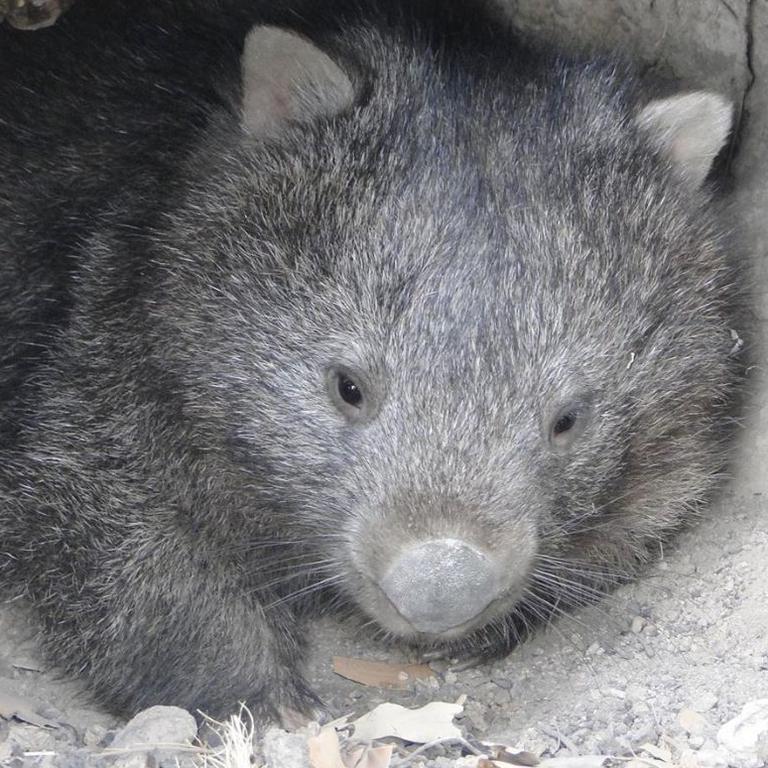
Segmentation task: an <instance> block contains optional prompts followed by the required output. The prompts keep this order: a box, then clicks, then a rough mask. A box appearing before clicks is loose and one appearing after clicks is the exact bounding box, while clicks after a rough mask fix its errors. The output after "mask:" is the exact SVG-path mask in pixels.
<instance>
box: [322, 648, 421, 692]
mask: <svg viewBox="0 0 768 768" xmlns="http://www.w3.org/2000/svg"><path fill="white" fill-rule="evenodd" d="M333 671H334V672H335V673H336V674H337V675H341V677H346V678H347V680H354V682H356V683H361V684H362V685H369V686H373V687H376V688H397V689H400V690H404V689H407V688H408V686H409V685H410V684H411V683H412V682H413V681H414V680H426V679H427V678H430V677H434V676H435V673H434V672H433V671H432V670H431V669H430V668H429V667H428V666H427V665H426V664H389V663H388V662H385V661H369V660H368V659H353V658H348V657H346V656H334V657H333Z"/></svg>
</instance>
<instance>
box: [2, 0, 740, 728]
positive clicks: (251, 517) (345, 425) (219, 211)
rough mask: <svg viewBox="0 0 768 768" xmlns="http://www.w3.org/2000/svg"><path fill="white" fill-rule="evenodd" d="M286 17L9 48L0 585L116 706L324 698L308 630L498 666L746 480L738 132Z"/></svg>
mask: <svg viewBox="0 0 768 768" xmlns="http://www.w3.org/2000/svg"><path fill="white" fill-rule="evenodd" d="M265 5H266V6H267V7H265V8H259V7H258V4H256V3H253V2H248V3H246V2H243V3H239V4H238V3H232V4H225V3H220V4H218V5H214V4H213V3H210V4H202V3H201V4H199V5H196V4H194V3H192V2H189V3H172V4H171V3H168V4H166V3H163V2H160V3H157V2H152V3H149V2H147V3H144V2H131V3H126V4H121V3H118V2H113V3H102V2H96V1H95V0H94V1H93V2H89V0H81V2H79V3H76V4H75V5H74V7H73V8H72V9H71V10H70V11H69V12H68V13H67V14H66V15H65V16H64V17H62V18H61V19H60V20H59V22H58V23H57V24H56V25H55V26H54V27H52V28H51V29H48V30H43V31H40V32H35V33H32V34H24V33H21V32H16V31H13V30H7V29H5V30H0V73H2V80H1V81H0V171H1V172H2V173H1V175H0V329H2V333H1V334H0V408H1V409H2V410H0V430H1V431H0V583H1V584H2V585H3V587H4V589H5V590H6V593H7V594H8V595H24V596H26V597H27V598H28V599H29V601H30V602H31V604H32V605H33V606H35V608H36V609H37V611H38V613H39V615H40V616H41V618H42V622H43V625H44V630H45V632H44V634H45V637H46V641H47V646H48V649H49V651H50V652H51V656H52V658H53V659H55V660H56V661H57V662H58V663H59V664H63V665H65V666H66V668H67V669H68V670H69V671H71V672H73V673H76V674H79V675H82V676H83V677H84V678H85V679H86V680H87V681H88V682H89V684H90V686H91V688H92V690H93V691H94V692H95V693H96V694H97V695H98V696H99V697H100V698H101V699H102V700H103V701H104V702H106V703H107V704H108V705H109V706H111V707H112V708H113V709H115V710H120V711H132V710H135V709H137V708H139V707H142V706H145V705H149V704H154V703H173V704H179V705H181V706H186V707H189V708H192V709H194V708H198V707H199V708H201V709H203V710H205V711H208V712H210V713H225V712H227V711H231V710H232V709H233V708H234V707H235V705H236V704H237V702H238V701H240V700H244V701H247V702H248V703H250V704H251V706H253V707H255V708H256V709H257V711H258V712H260V713H261V714H262V715H263V716H275V715H277V714H279V712H280V711H281V710H284V709H285V708H292V709H299V710H306V709H308V708H310V707H312V706H313V705H314V703H315V700H314V697H313V695H312V693H311V691H310V690H309V689H308V688H307V686H306V685H305V684H304V682H303V680H302V676H301V671H300V658H301V651H302V649H301V647H300V645H301V642H300V638H301V636H302V630H301V627H300V626H299V624H298V622H300V620H301V619H302V617H303V616H305V614H306V613H308V612H309V611H310V610H315V609H316V607H317V606H318V605H320V606H321V609H322V610H339V611H347V610H348V609H354V610H355V611H357V612H361V613H362V614H364V615H365V616H367V617H368V618H370V619H373V620H374V621H375V623H376V625H378V626H379V627H380V628H381V629H382V630H383V631H384V632H385V633H386V634H389V635H392V636H399V637H403V638H405V639H406V640H408V641H413V642H415V643H419V644H422V645H425V646H428V647H432V646H437V645H441V644H447V645H448V646H449V647H450V648H451V651H452V652H454V651H456V650H458V649H465V650H467V651H468V652H475V651H482V652H490V651H492V650H494V649H504V648H509V647H511V644H512V643H513V642H514V640H515V638H516V637H517V636H518V634H519V631H520V629H521V628H522V627H524V626H527V624H528V623H529V622H531V621H533V620H534V619H536V618H540V617H547V616H549V615H551V614H552V613H553V611H557V610H559V609H560V608H562V607H567V606H569V605H573V604H578V603H580V602H583V601H584V600H588V599H590V598H592V597H593V596H595V595H597V594H599V593H601V592H603V591H604V590H605V589H606V588H607V587H608V586H610V585H611V584H613V583H615V582H617V581H620V580H621V579H623V578H626V577H627V576H629V575H630V574H632V573H633V572H634V571H635V570H636V566H637V565H638V564H640V563H642V562H643V561H644V560H645V559H646V558H647V553H648V548H649V545H650V544H652V543H654V542H656V541H658V539H659V538H660V537H661V536H663V535H664V534H665V533H667V532H668V531H670V530H672V529H673V528H675V527H676V526H677V525H678V524H679V523H680V522H681V521H682V520H683V519H685V517H686V516H687V515H689V514H690V513H691V512H692V511H693V510H695V509H696V508H697V506H698V505H699V504H700V503H702V502H703V501H704V500H705V499H706V498H707V496H708V494H709V493H710V492H711V490H712V489H713V487H714V486H715V484H716V481H717V478H718V475H719V473H720V471H721V468H722V466H723V461H724V448H725V442H724V439H725V438H724V435H725V434H726V433H727V430H724V427H725V426H726V424H727V421H728V405H729V402H730V400H731V397H732V393H733V391H734V388H735V386H736V384H737V379H738V372H737V361H736V359H735V358H734V356H733V355H732V354H731V352H732V347H733V344H734V342H733V328H734V322H735V321H734V318H735V316H736V315H735V308H736V304H737V300H736V296H737V291H736V290H735V288H734V285H735V284H736V283H737V282H738V281H737V280H736V279H735V271H734V269H733V267H732V266H731V262H732V256H731V254H730V252H729V249H728V247H727V245H726V242H725V240H724V238H723V235H722V228H721V227H720V226H719V225H718V224H717V221H716V219H715V215H714V213H713V211H712V204H711V201H710V195H709V193H708V192H707V189H706V185H704V183H703V182H704V178H705V176H706V175H707V173H708V171H709V168H710V166H711V163H712V160H713V158H714V156H715V155H716V154H717V152H718V151H719V150H720V148H721V147H722V145H723V143H724V142H725V140H726V137H727V135H728V132H729V129H730V108H729V106H728V105H727V104H726V103H725V102H724V101H723V100H722V99H720V98H719V97H717V96H715V95H713V94H707V93H699V94H688V95H683V96H675V97H670V98H667V99H663V100H657V101H653V102H651V103H648V102H647V99H646V98H645V97H644V96H643V95H642V90H641V88H640V87H639V85H638V83H637V82H636V81H635V79H634V78H633V77H632V76H631V75H629V74H627V73H626V72H624V71H623V69H622V68H619V67H616V66H614V65H612V64H610V63H605V62H602V63H601V62H578V61H569V60H567V59H564V58H560V57H555V56H548V55H545V54H542V53H536V52H532V51H527V50H525V49H524V48H522V47H521V46H520V45H519V44H518V43H517V42H516V41H515V40H514V39H513V38H512V37H511V35H510V34H509V33H508V32H507V31H506V30H505V29H503V28H502V27H501V26H500V25H497V24H494V23H493V22H491V21H490V20H486V18H485V14H484V11H482V10H480V9H471V10H470V11H469V12H468V13H467V17H466V18H462V15H461V13H460V12H459V11H456V10H454V11H452V13H451V14H447V15H446V12H445V9H443V12H441V13H439V14H432V13H431V12H430V11H429V9H428V8H427V7H426V4H424V6H422V5H420V4H418V3H415V4H411V3H405V4H397V3H384V2H382V3H381V8H379V9H377V8H376V7H375V5H369V4H367V3H363V4H355V3H349V4H347V5H344V4H342V3H334V4H327V3H315V4H312V3H307V4H306V5H304V6H300V5H299V4H298V3H294V4H292V5H286V6H281V5H279V4H276V3H270V4H265ZM321 595H322V600H321Z"/></svg>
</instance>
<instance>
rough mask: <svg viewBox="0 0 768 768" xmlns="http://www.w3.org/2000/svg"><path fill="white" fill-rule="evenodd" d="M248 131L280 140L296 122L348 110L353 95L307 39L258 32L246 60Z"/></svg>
mask: <svg viewBox="0 0 768 768" xmlns="http://www.w3.org/2000/svg"><path fill="white" fill-rule="evenodd" d="M241 68H242V75H243V86H242V87H243V103H242V122H243V128H245V130H246V131H247V132H248V133H250V134H252V135H255V136H276V135H279V134H280V132H281V130H282V128H283V127H284V126H285V125H286V124H288V123H291V122H299V123H311V122H313V121H314V120H316V119H318V118H322V117H332V116H333V115H337V114H339V113H340V112H343V111H344V110H346V109H348V108H349V107H350V106H351V105H352V103H353V100H354V89H353V87H352V83H351V81H350V79H349V77H347V75H346V73H345V72H344V71H343V70H342V69H341V67H339V66H338V64H336V63H335V62H334V61H333V60H331V58H330V57H329V56H328V55H327V54H326V53H323V51H321V50H320V49H319V48H318V47H317V46H315V45H314V44H313V43H311V42H310V41H309V40H307V39H306V38H305V37H302V36H301V35H298V34H296V33H294V32H289V31H287V30H285V29H280V28H279V27H269V26H257V27H254V28H253V29H252V30H251V31H250V32H249V33H248V35H247V37H246V38H245V47H244V49H243V56H242V59H241Z"/></svg>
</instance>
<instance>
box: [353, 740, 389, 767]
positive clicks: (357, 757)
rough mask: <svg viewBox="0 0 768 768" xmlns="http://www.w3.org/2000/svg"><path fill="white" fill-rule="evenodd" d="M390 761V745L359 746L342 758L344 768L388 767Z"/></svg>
mask: <svg viewBox="0 0 768 768" xmlns="http://www.w3.org/2000/svg"><path fill="white" fill-rule="evenodd" d="M391 761H392V745H391V744H384V745H383V746H381V747H359V748H358V749H355V750H354V751H352V752H350V754H349V755H347V756H346V757H345V758H344V765H345V768H389V765H390V763H391Z"/></svg>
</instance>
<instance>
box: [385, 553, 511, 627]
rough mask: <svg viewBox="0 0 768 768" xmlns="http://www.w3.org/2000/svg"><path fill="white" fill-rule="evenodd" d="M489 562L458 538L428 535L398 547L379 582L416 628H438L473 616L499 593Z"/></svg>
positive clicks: (495, 571) (499, 585) (495, 577)
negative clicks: (441, 537) (426, 539)
mask: <svg viewBox="0 0 768 768" xmlns="http://www.w3.org/2000/svg"><path fill="white" fill-rule="evenodd" d="M500 581H501V580H500V579H499V578H498V574H497V569H496V567H495V564H494V563H493V561H492V560H491V559H490V558H489V557H488V556H487V555H485V554H483V553H482V552H481V551H479V550H478V549H476V548H475V547H474V546H472V545H470V544H467V543H465V542H463V541H460V540H458V539H431V540H429V541H425V542H422V543H421V544H417V545H416V546H413V547H410V548H409V549H406V550H405V551H404V552H402V553H401V554H400V555H399V556H398V557H397V558H396V559H395V560H394V562H393V563H392V564H391V566H390V567H389V569H388V570H387V572H386V573H385V575H384V577H383V578H382V579H381V581H380V586H381V588H382V590H383V591H384V593H385V594H386V595H387V597H388V598H389V599H390V601H391V602H392V604H393V605H394V606H395V608H396V609H397V611H398V613H400V615H401V616H403V618H405V619H406V620H407V621H408V622H409V623H410V624H411V625H412V626H413V628H414V629H416V630H417V631H419V632H429V633H440V632H445V631H447V630H449V629H452V628H454V627H458V626H459V625H461V624H464V623H465V622H468V621H470V620H471V619H474V618H475V617H476V616H477V615H478V614H479V613H481V612H482V611H483V610H484V609H485V608H486V607H487V606H488V604H489V603H490V602H491V601H492V600H493V599H494V598H495V597H496V596H497V595H498V593H499V591H500V588H501V583H500Z"/></svg>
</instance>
